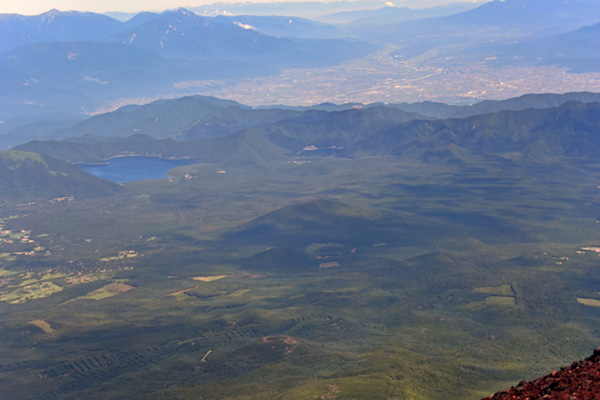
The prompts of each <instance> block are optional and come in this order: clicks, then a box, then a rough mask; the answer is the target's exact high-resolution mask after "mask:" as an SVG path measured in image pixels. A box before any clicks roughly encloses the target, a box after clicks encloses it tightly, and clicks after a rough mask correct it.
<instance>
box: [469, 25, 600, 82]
mask: <svg viewBox="0 0 600 400" xmlns="http://www.w3.org/2000/svg"><path fill="white" fill-rule="evenodd" d="M597 49H600V23H597V24H594V25H591V26H585V27H583V28H580V29H577V30H575V31H573V32H567V33H563V34H559V35H553V36H550V37H545V38H537V39H530V40H523V41H519V42H514V43H510V44H504V45H500V46H496V47H492V51H490V49H489V48H479V49H476V50H475V52H478V51H481V53H484V52H487V53H486V56H487V57H488V58H490V57H493V59H492V60H490V61H489V63H490V64H492V65H498V66H504V65H523V64H534V65H558V66H561V67H565V68H568V69H569V71H570V72H573V73H581V72H600V51H598V50H597Z"/></svg>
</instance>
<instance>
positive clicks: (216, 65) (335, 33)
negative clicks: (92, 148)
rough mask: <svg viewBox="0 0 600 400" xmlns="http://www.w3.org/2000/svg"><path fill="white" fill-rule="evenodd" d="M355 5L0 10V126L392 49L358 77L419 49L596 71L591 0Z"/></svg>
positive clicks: (442, 63)
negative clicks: (281, 12) (308, 13)
mask: <svg viewBox="0 0 600 400" xmlns="http://www.w3.org/2000/svg"><path fill="white" fill-rule="evenodd" d="M307 4H308V3H307ZM378 4H381V3H378ZM363 5H364V6H365V7H367V6H368V5H371V6H374V5H376V3H374V2H371V1H365V2H364V4H363V3H360V4H358V3H357V4H355V6H356V7H357V11H356V12H350V13H342V14H336V15H332V16H331V18H334V19H335V18H340V22H344V23H342V24H338V25H336V26H333V25H331V24H325V23H322V22H315V21H310V20H306V19H302V18H297V17H287V16H251V15H240V16H230V15H227V16H217V17H206V16H201V15H198V14H195V13H193V12H191V11H189V10H186V9H182V8H180V9H177V10H172V11H166V12H163V13H160V14H157V13H151V12H143V13H140V14H138V15H136V16H134V17H132V18H130V19H129V20H127V21H119V20H116V19H113V18H110V17H107V16H105V15H99V14H94V13H80V12H60V11H57V10H51V11H49V12H47V13H44V14H41V15H38V16H22V15H15V14H5V15H0V121H1V123H5V124H6V125H5V126H13V127H14V126H17V125H19V124H20V125H24V124H25V123H29V122H34V121H43V120H45V119H48V120H53V121H57V120H59V118H57V115H61V118H60V119H67V120H74V119H79V118H81V114H82V113H86V112H93V111H95V110H98V109H99V108H101V107H102V106H104V105H106V103H107V102H108V101H115V100H117V99H124V98H125V99H131V98H147V97H152V98H157V97H162V96H176V95H185V94H191V93H197V92H200V91H202V88H203V87H205V85H208V87H212V88H218V87H219V85H225V86H227V85H229V84H231V83H232V82H239V80H241V79H244V78H252V77H260V76H269V75H277V74H278V73H280V72H281V71H282V70H283V69H290V68H291V69H294V68H326V67H329V66H333V65H338V64H340V63H342V62H345V61H348V60H352V59H356V58H364V57H366V56H367V55H369V54H372V53H373V52H375V51H377V50H382V49H383V48H384V46H387V45H388V44H392V47H390V48H393V49H394V50H385V52H383V53H381V54H378V56H377V58H373V59H371V60H370V61H368V62H367V64H365V66H366V65H371V66H369V67H368V68H362V67H360V68H359V74H365V75H364V79H366V80H369V79H376V78H373V77H372V76H371V75H370V74H369V73H368V70H369V68H377V63H378V62H383V63H385V62H386V61H385V60H386V58H387V57H388V56H391V57H393V59H394V62H402V61H408V60H412V59H415V57H421V56H423V55H424V54H425V55H426V56H425V57H424V59H423V60H422V61H420V63H424V66H426V67H428V68H429V67H438V68H440V69H444V70H446V69H451V68H452V67H454V66H464V65H469V64H472V63H474V62H475V63H477V64H480V65H482V66H486V67H487V66H489V67H498V68H502V67H504V66H506V65H511V66H518V67H523V66H532V65H558V66H560V67H564V68H568V69H569V71H571V72H574V73H575V72H598V71H599V69H600V56H599V55H598V52H597V51H594V49H595V48H596V47H597V45H598V39H597V38H598V26H599V25H598V24H599V23H600V2H597V1H594V0H567V1H564V0H504V1H500V0H494V1H490V2H487V3H485V4H483V5H480V6H477V7H476V4H456V5H449V6H444V7H432V8H427V9H420V10H411V9H406V8H402V7H384V8H379V9H370V10H368V9H366V8H365V9H362V10H361V8H363V7H362V6H363ZM284 6H285V5H281V7H284ZM296 6H299V5H296ZM337 6H339V4H337V5H336V7H337ZM284 8H285V7H284ZM334 8H335V7H334ZM358 39H361V40H362V41H358ZM386 52H387V53H386ZM369 63H374V64H369ZM417 64H419V62H417ZM422 66H423V65H422ZM355 68H356V66H355ZM375 75H377V74H375ZM307 76H308V78H307V79H308V80H311V78H310V76H309V75H307ZM361 76H362V75H361ZM299 81H300V80H299V79H295V80H293V81H292V82H290V83H286V84H290V85H299V84H300V83H299ZM375 83H376V82H373V84H375ZM318 84H319V85H323V87H327V85H328V84H327V82H321V83H318ZM417 112H419V111H417ZM424 115H425V114H424ZM46 116H47V117H46ZM447 116H449V115H447ZM16 121H21V122H20V123H19V124H17V122H16ZM243 125H244V124H241V125H239V127H242V126H243ZM246 126H248V125H246ZM197 128H198V127H197ZM7 129H8V128H7ZM3 131H6V130H3ZM196 135H197V134H196ZM0 142H7V140H4V139H0Z"/></svg>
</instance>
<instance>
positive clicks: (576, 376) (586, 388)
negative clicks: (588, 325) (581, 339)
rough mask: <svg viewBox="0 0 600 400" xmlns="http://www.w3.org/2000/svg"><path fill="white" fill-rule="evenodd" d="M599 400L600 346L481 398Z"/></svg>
mask: <svg viewBox="0 0 600 400" xmlns="http://www.w3.org/2000/svg"><path fill="white" fill-rule="evenodd" d="M509 399H510V400H537V399H544V400H599V399H600V347H599V348H597V349H596V350H594V354H592V356H591V357H589V358H586V359H585V360H583V361H578V362H574V363H573V364H571V365H570V366H568V367H564V368H561V369H560V370H558V371H553V372H552V373H551V374H549V375H546V376H544V377H543V378H539V379H536V380H535V381H533V382H525V381H523V382H520V383H519V384H518V385H517V386H515V387H512V388H510V389H508V390H505V391H502V392H498V393H496V394H493V395H491V396H490V397H486V398H485V399H481V400H509Z"/></svg>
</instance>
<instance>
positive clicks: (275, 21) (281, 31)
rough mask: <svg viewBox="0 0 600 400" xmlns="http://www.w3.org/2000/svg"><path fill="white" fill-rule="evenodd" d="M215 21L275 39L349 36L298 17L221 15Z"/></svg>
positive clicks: (324, 25) (319, 23)
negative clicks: (231, 24)
mask: <svg viewBox="0 0 600 400" xmlns="http://www.w3.org/2000/svg"><path fill="white" fill-rule="evenodd" d="M215 20H216V21H219V22H224V23H233V24H235V25H238V26H240V27H242V28H244V29H252V30H255V31H258V32H261V33H264V34H265V35H269V36H275V37H296V38H305V39H329V38H339V37H343V36H347V34H346V33H345V32H344V31H342V30H341V29H339V28H337V27H334V26H332V25H329V24H326V23H323V22H316V21H311V20H309V19H305V18H297V17H285V16H278V15H266V16H257V15H236V16H229V15H219V16H217V17H215Z"/></svg>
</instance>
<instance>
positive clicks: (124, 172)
mask: <svg viewBox="0 0 600 400" xmlns="http://www.w3.org/2000/svg"><path fill="white" fill-rule="evenodd" d="M194 162H195V161H194V160H165V159H164V158H158V157H145V156H132V157H116V158H111V159H110V160H108V163H107V164H76V165H77V166H78V167H79V168H82V169H84V170H86V171H87V172H89V173H91V174H94V175H96V176H97V177H99V178H102V179H107V180H109V181H113V182H118V183H125V182H131V181H143V180H148V179H166V178H168V176H167V171H168V170H170V169H173V168H175V167H179V166H182V165H189V164H193V163H194Z"/></svg>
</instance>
